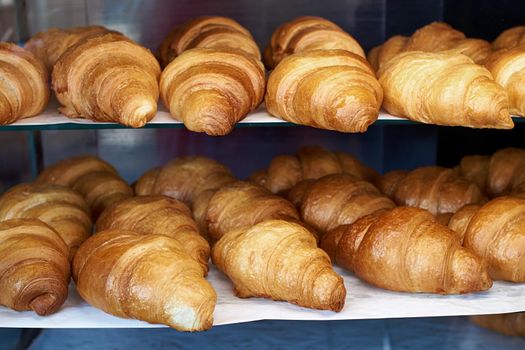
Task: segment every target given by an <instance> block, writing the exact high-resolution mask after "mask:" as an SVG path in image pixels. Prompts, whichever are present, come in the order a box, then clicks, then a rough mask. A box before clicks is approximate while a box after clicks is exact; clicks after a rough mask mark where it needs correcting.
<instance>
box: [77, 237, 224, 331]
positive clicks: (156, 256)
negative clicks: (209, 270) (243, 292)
mask: <svg viewBox="0 0 525 350" xmlns="http://www.w3.org/2000/svg"><path fill="white" fill-rule="evenodd" d="M204 272H205V271H204V269H203V267H202V266H201V265H200V264H199V263H197V262H196V261H195V260H194V259H192V258H191V257H190V256H189V255H188V254H186V253H185V252H184V249H183V248H182V246H181V245H180V244H179V243H178V242H177V241H176V240H175V239H173V238H171V237H168V236H165V235H156V234H151V235H142V234H139V233H135V232H131V231H125V230H119V229H115V230H109V231H103V232H99V233H97V234H95V235H93V236H92V237H91V238H90V239H88V240H87V241H86V242H85V243H84V244H83V245H82V246H81V247H80V249H79V250H78V252H77V254H76V255H75V260H74V261H73V278H74V279H75V283H76V285H77V290H78V293H79V294H80V296H82V298H84V300H86V301H87V302H88V303H89V304H91V305H93V306H94V307H96V308H99V309H101V310H103V311H105V312H107V313H110V314H112V315H115V316H118V317H125V318H134V319H138V320H143V321H146V322H150V323H161V324H165V325H168V326H170V327H173V328H175V329H177V330H180V331H202V330H206V329H209V328H211V326H212V323H213V311H214V309H215V304H216V301H217V294H216V293H215V290H214V289H213V288H212V286H211V285H210V284H209V283H208V281H206V279H205V278H204Z"/></svg>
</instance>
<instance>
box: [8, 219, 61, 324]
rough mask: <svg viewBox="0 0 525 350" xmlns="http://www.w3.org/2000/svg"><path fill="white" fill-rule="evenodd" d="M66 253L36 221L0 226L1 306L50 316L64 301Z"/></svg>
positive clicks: (55, 237)
mask: <svg viewBox="0 0 525 350" xmlns="http://www.w3.org/2000/svg"><path fill="white" fill-rule="evenodd" d="M67 256H68V249H67V246H66V244H65V243H64V241H63V240H62V239H61V238H60V236H59V235H58V234H57V233H56V231H54V230H53V229H52V228H51V227H49V226H47V225H46V224H44V223H43V222H41V221H39V220H32V219H13V220H7V221H4V222H0V305H5V306H7V307H9V308H11V309H14V310H17V311H26V310H32V311H34V312H36V313H37V314H38V315H40V316H46V315H49V314H52V313H54V312H56V311H58V309H60V307H61V306H62V304H63V303H64V301H65V300H66V298H67V291H68V290H67V288H68V284H69V273H70V272H69V261H68V258H67Z"/></svg>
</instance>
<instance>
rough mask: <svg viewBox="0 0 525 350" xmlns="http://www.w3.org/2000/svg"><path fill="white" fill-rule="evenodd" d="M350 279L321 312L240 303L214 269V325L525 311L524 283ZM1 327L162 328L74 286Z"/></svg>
mask: <svg viewBox="0 0 525 350" xmlns="http://www.w3.org/2000/svg"><path fill="white" fill-rule="evenodd" d="M335 270H336V271H337V272H338V273H340V274H341V275H342V276H343V277H344V279H345V286H346V289H347V296H346V303H345V307H344V309H343V310H342V311H341V312H339V313H335V312H331V311H317V310H311V309H306V308H302V307H298V306H295V305H292V304H289V303H285V302H276V301H271V300H266V299H256V298H252V299H239V298H236V297H235V296H233V290H232V289H233V288H232V284H231V282H230V281H229V280H228V279H227V278H226V277H225V276H224V275H223V274H222V273H221V272H219V271H217V270H216V269H215V268H214V267H213V266H212V267H211V270H210V273H209V275H208V280H209V281H210V282H211V284H212V285H213V287H214V288H215V290H216V291H217V294H218V302H217V307H216V309H215V314H214V325H215V326H218V325H226V324H234V323H241V322H250V321H257V320H265V319H272V320H325V321H329V320H356V319H380V318H405V317H434V316H457V315H477V314H493V313H508V312H518V311H525V298H523V295H525V284H515V283H507V282H495V283H494V286H493V287H492V289H490V290H489V291H486V292H482V293H474V294H468V295H449V296H443V295H436V294H410V293H394V292H389V291H385V290H382V289H378V288H375V287H372V286H370V285H368V284H366V283H363V282H361V281H360V280H359V279H357V278H356V277H355V276H353V275H352V274H350V273H348V272H346V271H344V270H342V269H340V268H337V267H336V268H335ZM0 327H23V328H151V327H163V326H161V325H152V324H149V323H146V322H142V321H136V320H129V319H121V318H118V317H113V316H111V315H108V314H106V313H104V312H102V311H100V310H98V309H95V308H94V307H91V306H89V305H88V304H86V303H85V302H84V301H83V300H82V299H81V298H80V296H79V295H78V294H77V293H76V291H75V288H74V286H73V284H72V285H71V287H70V295H69V298H68V300H67V301H66V303H65V304H64V306H63V307H62V309H61V310H59V311H58V312H57V313H56V314H53V315H51V316H47V317H40V316H37V315H36V314H34V313H32V312H16V311H12V310H9V309H7V308H4V307H0Z"/></svg>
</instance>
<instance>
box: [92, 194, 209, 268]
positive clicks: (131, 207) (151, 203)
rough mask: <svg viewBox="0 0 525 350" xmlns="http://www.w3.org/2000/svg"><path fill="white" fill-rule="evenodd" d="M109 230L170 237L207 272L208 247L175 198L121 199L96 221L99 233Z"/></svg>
mask: <svg viewBox="0 0 525 350" xmlns="http://www.w3.org/2000/svg"><path fill="white" fill-rule="evenodd" d="M109 229H121V230H129V231H133V232H136V233H140V234H162V235H166V236H169V237H171V238H173V239H175V240H176V241H177V242H179V243H180V245H181V246H182V247H183V249H184V251H185V252H186V253H187V254H188V255H189V256H191V257H192V258H193V259H195V260H196V261H197V262H199V263H200V264H201V265H202V266H203V268H204V269H205V270H206V271H208V260H209V258H210V246H209V245H208V242H206V240H205V239H204V238H203V237H201V236H200V234H199V229H198V227H197V224H196V223H195V221H193V219H192V216H191V211H190V209H189V208H188V207H187V206H186V205H185V204H184V203H182V202H180V201H178V200H176V199H172V198H168V197H164V196H139V197H133V198H130V199H126V200H123V201H121V202H119V203H117V204H115V205H113V206H111V207H110V208H108V209H107V210H106V211H104V212H103V213H102V215H101V216H100V217H99V218H98V220H97V231H98V232H100V231H106V230H109Z"/></svg>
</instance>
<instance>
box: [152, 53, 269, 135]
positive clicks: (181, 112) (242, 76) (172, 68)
mask: <svg viewBox="0 0 525 350" xmlns="http://www.w3.org/2000/svg"><path fill="white" fill-rule="evenodd" d="M264 88H265V74H264V67H263V65H262V63H261V62H260V61H258V60H256V59H255V58H253V57H252V56H250V55H247V54H245V53H244V52H243V51H240V50H233V49H221V50H218V49H204V48H203V49H192V50H189V51H186V52H184V53H183V54H181V55H180V56H178V57H177V58H176V59H175V60H173V61H172V62H171V63H170V64H169V65H168V66H167V67H166V68H165V69H164V71H163V72H162V76H161V79H160V93H161V98H162V101H163V102H164V104H165V105H166V106H167V107H168V109H169V110H170V113H171V115H172V116H173V117H174V118H175V119H177V120H180V121H182V122H184V125H185V126H186V127H187V128H188V129H189V130H192V131H196V132H205V133H206V134H208V135H214V136H217V135H226V134H228V133H230V132H231V131H232V129H233V127H234V126H235V124H236V123H237V122H239V121H240V120H241V119H243V118H244V117H246V115H247V114H248V113H249V112H250V111H252V110H254V109H255V108H256V107H257V106H259V104H260V103H261V102H262V99H263V97H264Z"/></svg>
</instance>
